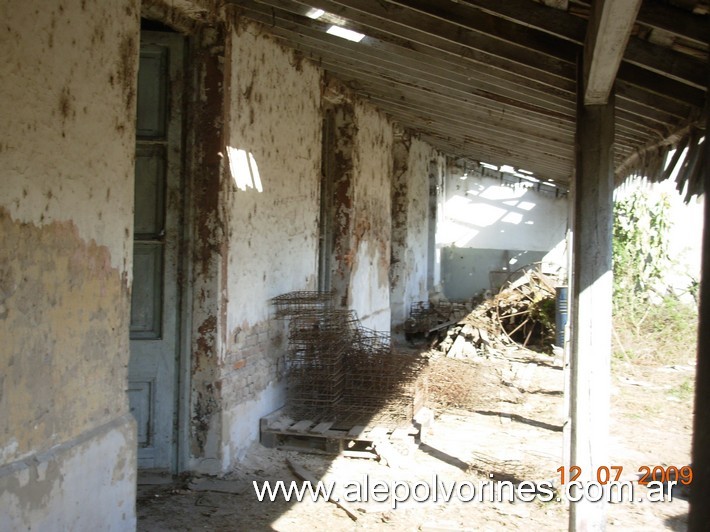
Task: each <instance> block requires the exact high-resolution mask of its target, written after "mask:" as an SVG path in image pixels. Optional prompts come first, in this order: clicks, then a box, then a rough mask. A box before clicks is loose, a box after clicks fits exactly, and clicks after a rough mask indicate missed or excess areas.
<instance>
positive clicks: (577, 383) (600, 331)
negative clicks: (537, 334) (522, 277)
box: [567, 90, 614, 531]
mask: <svg viewBox="0 0 710 532" xmlns="http://www.w3.org/2000/svg"><path fill="white" fill-rule="evenodd" d="M580 93H582V94H583V91H582V90H580ZM613 143H614V96H613V94H612V96H611V97H610V98H609V101H608V102H607V103H606V104H604V105H582V104H581V102H580V103H579V105H578V111H577V165H576V173H575V181H574V191H575V198H574V201H575V205H574V222H573V231H574V238H573V240H574V243H573V282H572V298H571V300H572V301H571V303H572V305H571V310H572V312H571V320H572V321H571V325H572V326H571V328H570V329H571V344H570V373H571V379H570V417H571V430H570V461H571V464H572V465H574V466H577V467H580V468H581V471H582V474H581V476H580V477H579V479H578V480H579V481H581V482H583V483H584V482H591V481H596V479H597V476H596V472H597V468H598V467H600V466H605V465H608V449H607V439H608V432H609V427H608V418H609V388H610V380H611V375H610V359H611V310H612V264H611V239H612V220H613V197H612V193H613V189H614V172H613ZM567 480H569V479H567ZM604 525H605V507H604V505H603V503H601V502H599V503H590V502H584V501H580V502H577V503H571V507H570V522H569V529H570V530H585V531H586V530H603V529H604Z"/></svg>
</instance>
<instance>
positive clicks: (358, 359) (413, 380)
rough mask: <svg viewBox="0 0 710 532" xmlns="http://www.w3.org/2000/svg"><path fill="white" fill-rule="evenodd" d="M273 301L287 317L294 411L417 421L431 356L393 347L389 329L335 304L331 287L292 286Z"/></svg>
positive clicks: (322, 417) (316, 417)
mask: <svg viewBox="0 0 710 532" xmlns="http://www.w3.org/2000/svg"><path fill="white" fill-rule="evenodd" d="M272 303H273V305H274V307H275V310H276V312H275V316H276V318H279V319H287V320H289V337H288V338H289V346H288V351H287V354H286V365H287V371H288V373H287V396H288V401H287V408H288V410H289V414H290V415H291V416H293V417H295V418H300V419H309V420H311V421H314V422H315V421H337V422H339V423H342V424H367V423H368V422H373V421H376V420H380V421H397V422H398V421H402V422H411V420H412V418H413V416H414V414H415V413H416V411H417V410H418V409H419V408H420V407H421V406H422V405H423V404H424V402H425V399H426V381H425V373H424V371H423V369H424V366H425V364H426V362H427V360H426V358H424V357H422V356H414V355H411V354H400V353H397V352H395V351H394V350H393V348H392V345H391V342H390V336H389V334H386V333H382V332H378V331H373V330H371V329H367V328H365V327H363V326H362V324H361V323H360V321H359V320H358V318H357V315H356V314H355V312H354V311H352V310H345V309H340V308H336V306H335V294H334V293H333V292H320V291H314V292H309V291H298V292H290V293H287V294H283V295H281V296H278V297H276V298H274V299H273V300H272Z"/></svg>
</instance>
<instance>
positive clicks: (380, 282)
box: [348, 102, 394, 332]
mask: <svg viewBox="0 0 710 532" xmlns="http://www.w3.org/2000/svg"><path fill="white" fill-rule="evenodd" d="M355 124H356V131H357V133H356V136H355V139H354V146H353V209H352V215H351V216H352V220H351V223H352V236H351V246H352V250H353V255H352V274H351V278H350V289H349V305H348V306H349V308H351V309H353V310H355V311H356V312H357V315H358V317H359V318H360V321H361V322H362V323H363V325H364V326H365V327H369V328H371V329H377V330H380V331H387V332H389V331H390V305H389V301H390V283H389V267H390V250H391V247H390V239H391V227H392V224H391V215H392V208H391V196H390V194H391V176H392V146H393V142H394V132H393V126H392V123H391V122H390V121H389V120H387V119H386V118H385V117H384V116H383V115H382V114H381V113H379V112H378V111H376V110H375V109H374V108H372V107H370V106H367V105H364V104H362V103H360V102H357V103H356V104H355Z"/></svg>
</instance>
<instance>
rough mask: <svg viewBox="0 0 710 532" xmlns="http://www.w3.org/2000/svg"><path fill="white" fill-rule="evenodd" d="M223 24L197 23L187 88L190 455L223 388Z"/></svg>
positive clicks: (198, 448)
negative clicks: (190, 215)
mask: <svg viewBox="0 0 710 532" xmlns="http://www.w3.org/2000/svg"><path fill="white" fill-rule="evenodd" d="M224 35H225V34H224V28H223V27H222V26H221V25H216V26H210V25H204V26H200V27H199V29H198V30H197V31H196V33H195V35H194V36H193V39H194V43H195V46H194V48H193V53H192V54H191V56H190V59H189V61H190V63H191V65H190V67H191V69H192V70H194V72H195V76H194V77H193V80H194V81H195V82H196V85H194V86H192V87H190V91H191V97H190V99H189V109H188V116H189V119H188V128H189V134H188V145H189V153H190V156H191V159H190V165H189V166H190V174H191V178H190V180H191V188H192V198H191V201H192V204H193V206H194V209H193V212H194V218H193V220H192V223H193V232H194V235H195V237H194V239H193V244H192V250H191V251H192V256H193V264H194V272H193V279H192V282H193V290H194V291H195V295H196V297H195V300H194V306H193V319H194V320H195V324H196V326H195V328H194V329H193V354H192V367H191V370H192V371H191V373H192V379H191V404H190V410H191V430H192V434H191V439H190V447H191V452H192V455H193V456H195V457H204V456H206V454H209V453H210V452H215V450H214V449H212V450H208V449H207V445H208V441H210V431H211V430H216V429H215V426H214V425H215V415H216V414H217V413H218V412H219V411H220V402H221V386H220V381H219V371H220V364H221V363H220V357H219V351H220V346H221V345H222V344H223V343H224V342H223V339H222V338H220V334H221V332H223V331H224V330H225V329H226V327H225V326H224V322H225V321H226V315H225V309H226V304H225V303H224V298H225V297H226V293H225V292H226V291H225V290H224V289H223V287H222V286H220V282H222V281H221V280H222V279H226V275H225V274H224V267H225V264H224V263H225V262H226V260H227V259H226V257H227V254H226V248H225V246H226V242H225V240H226V239H225V220H224V213H223V209H222V205H221V202H223V201H225V199H224V183H223V180H222V175H221V165H222V160H221V157H220V154H221V153H222V151H223V150H224V147H223V124H224V116H223V112H224V101H223V94H224V92H223V91H224V72H223V60H224V39H225V36H224Z"/></svg>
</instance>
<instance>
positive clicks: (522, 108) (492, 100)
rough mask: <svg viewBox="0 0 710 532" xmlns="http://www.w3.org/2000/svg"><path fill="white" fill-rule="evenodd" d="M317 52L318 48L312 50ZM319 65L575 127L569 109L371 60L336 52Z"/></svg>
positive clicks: (514, 116)
mask: <svg viewBox="0 0 710 532" xmlns="http://www.w3.org/2000/svg"><path fill="white" fill-rule="evenodd" d="M312 51H314V52H315V53H318V52H317V51H315V50H312ZM320 64H321V65H322V67H323V68H325V69H326V70H329V71H331V72H334V73H338V74H340V75H341V76H346V77H349V78H350V80H352V81H355V82H357V81H361V80H364V79H366V80H371V81H372V82H374V83H377V82H378V81H382V82H386V83H387V86H392V84H394V85H400V86H401V87H402V89H410V88H411V89H413V90H417V91H423V92H425V93H426V96H427V99H429V100H431V98H432V95H440V96H441V97H443V98H445V99H447V100H449V101H450V103H449V105H454V106H455V105H468V106H474V107H475V108H476V109H477V110H478V111H479V113H480V114H481V115H482V116H485V115H491V113H493V115H494V116H496V115H498V114H500V115H501V116H506V117H510V119H511V120H521V121H524V122H535V123H539V124H542V125H544V126H545V127H554V126H555V124H558V123H566V124H568V125H569V128H570V129H571V128H572V124H573V122H574V117H573V115H571V114H569V113H568V112H559V111H555V110H552V109H545V108H542V107H538V106H533V105H530V104H527V103H525V102H520V101H516V100H510V99H505V98H501V97H500V96H496V95H491V96H490V97H489V96H487V95H481V94H479V93H475V92H471V91H466V87H465V86H462V85H457V84H455V83H450V84H449V85H442V84H439V83H433V82H429V81H428V80H424V79H422V78H421V77H418V76H416V75H409V74H403V73H402V72H398V73H397V75H396V76H393V75H392V74H391V73H390V72H387V71H386V70H383V69H381V68H378V67H376V66H375V65H372V64H370V63H359V64H358V63H357V62H356V61H355V60H353V59H352V58H344V57H343V58H341V57H337V56H333V55H330V54H328V55H325V54H323V55H321V56H320Z"/></svg>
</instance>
